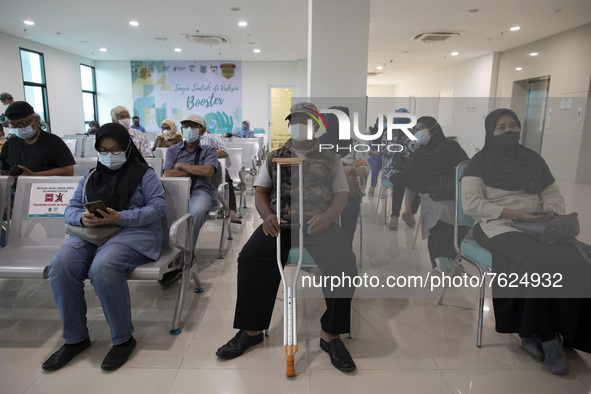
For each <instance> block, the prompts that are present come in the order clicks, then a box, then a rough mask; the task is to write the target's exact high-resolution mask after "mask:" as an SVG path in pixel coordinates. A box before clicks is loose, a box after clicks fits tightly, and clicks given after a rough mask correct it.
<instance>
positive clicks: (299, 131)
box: [289, 123, 312, 141]
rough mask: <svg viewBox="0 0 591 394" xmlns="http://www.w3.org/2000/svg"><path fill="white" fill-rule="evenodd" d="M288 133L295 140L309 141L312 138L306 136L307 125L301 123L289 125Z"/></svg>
mask: <svg viewBox="0 0 591 394" xmlns="http://www.w3.org/2000/svg"><path fill="white" fill-rule="evenodd" d="M289 134H291V138H293V139H294V140H296V141H309V140H311V139H312V136H310V138H308V125H305V124H301V123H297V124H292V125H289Z"/></svg>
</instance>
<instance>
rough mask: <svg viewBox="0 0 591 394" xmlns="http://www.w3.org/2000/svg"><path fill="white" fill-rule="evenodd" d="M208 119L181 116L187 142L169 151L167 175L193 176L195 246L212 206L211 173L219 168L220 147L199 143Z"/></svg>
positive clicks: (167, 152)
mask: <svg viewBox="0 0 591 394" xmlns="http://www.w3.org/2000/svg"><path fill="white" fill-rule="evenodd" d="M204 128H205V119H203V118H202V117H201V116H199V115H195V114H188V115H187V116H185V117H184V118H183V119H182V120H181V130H182V131H183V137H185V141H184V142H180V143H178V144H176V145H173V146H171V147H170V148H168V150H167V151H166V161H165V163H164V176H174V177H185V176H187V177H191V199H190V200H189V211H190V212H191V214H192V215H193V223H194V227H193V247H195V244H196V243H197V238H198V237H199V230H200V229H201V226H202V225H203V223H205V221H206V220H207V216H208V215H209V210H210V209H211V176H212V175H213V173H214V172H215V171H217V168H218V159H217V150H216V148H214V147H213V146H205V145H201V144H200V143H199V141H200V133H201V130H202V129H204Z"/></svg>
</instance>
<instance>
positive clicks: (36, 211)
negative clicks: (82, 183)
mask: <svg viewBox="0 0 591 394" xmlns="http://www.w3.org/2000/svg"><path fill="white" fill-rule="evenodd" d="M76 186H77V184H76V183H63V184H60V183H34V184H32V185H31V198H30V200H29V217H30V218H40V217H45V218H51V217H63V216H64V211H65V210H66V207H67V206H68V202H69V201H70V199H71V198H72V196H74V191H75V190H76Z"/></svg>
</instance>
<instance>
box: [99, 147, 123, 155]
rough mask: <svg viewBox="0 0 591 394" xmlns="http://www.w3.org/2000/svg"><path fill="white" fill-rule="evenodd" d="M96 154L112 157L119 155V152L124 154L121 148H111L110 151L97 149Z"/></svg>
mask: <svg viewBox="0 0 591 394" xmlns="http://www.w3.org/2000/svg"><path fill="white" fill-rule="evenodd" d="M97 152H98V153H100V154H101V155H106V154H107V153H112V154H114V155H120V154H121V152H124V151H123V149H121V148H111V149H107V148H98V150H97Z"/></svg>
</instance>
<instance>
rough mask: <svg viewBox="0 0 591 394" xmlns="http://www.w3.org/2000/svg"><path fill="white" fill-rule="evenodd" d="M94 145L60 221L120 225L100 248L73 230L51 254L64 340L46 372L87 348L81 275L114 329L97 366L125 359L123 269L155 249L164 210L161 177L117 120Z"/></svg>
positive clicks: (127, 314) (129, 337) (127, 317)
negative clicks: (92, 162) (89, 205)
mask: <svg viewBox="0 0 591 394" xmlns="http://www.w3.org/2000/svg"><path fill="white" fill-rule="evenodd" d="M95 148H96V150H97V151H98V153H99V155H98V162H97V166H96V170H94V169H93V170H90V171H89V172H87V173H86V174H85V175H84V176H83V177H82V179H81V180H80V183H79V184H78V187H77V189H76V192H75V193H74V196H73V197H72V199H71V200H70V202H69V205H68V207H67V208H66V211H65V219H66V222H67V223H68V224H70V225H74V226H84V227H98V226H119V227H122V230H121V232H119V233H118V234H117V235H115V236H114V237H112V238H111V239H109V240H108V241H107V242H105V243H104V244H103V245H102V246H100V247H99V246H96V245H94V244H92V243H90V242H88V241H85V240H83V239H80V238H78V237H75V236H70V237H69V238H68V239H67V240H66V242H65V243H64V245H63V246H62V247H61V248H60V250H59V251H58V252H57V253H56V255H55V256H54V257H53V259H52V260H51V263H50V266H49V279H50V282H51V290H52V292H53V296H54V299H55V302H56V305H57V308H58V310H59V312H60V315H61V317H62V321H63V337H64V339H65V344H64V345H63V346H62V347H61V348H60V349H59V350H58V351H57V352H55V353H54V354H53V355H52V356H51V357H49V359H47V361H45V363H43V366H42V367H43V369H44V370H48V371H54V370H57V369H59V368H61V367H63V366H64V365H66V364H67V363H68V362H69V361H70V360H71V359H72V358H73V357H75V356H76V355H78V354H79V353H81V352H82V351H83V350H85V349H87V348H88V347H89V346H90V337H89V333H88V328H87V325H86V300H85V298H84V280H85V279H86V278H90V283H91V284H92V285H93V286H94V289H95V292H96V295H97V296H98V298H99V300H100V302H101V306H102V308H103V312H104V314H105V318H106V320H107V323H108V324H109V327H110V328H111V341H112V343H113V347H112V348H111V350H110V351H109V352H108V354H107V356H106V357H105V359H104V360H103V363H102V365H101V368H102V369H103V370H107V371H112V370H115V369H117V368H119V367H121V366H122V365H123V364H124V363H125V362H126V361H127V359H128V357H129V355H130V354H131V352H132V350H133V348H134V347H135V344H136V341H135V339H134V338H133V325H132V323H131V305H130V299H129V289H128V286H127V279H126V275H127V273H128V272H130V271H132V270H133V269H134V268H136V267H137V266H139V265H141V264H144V263H146V262H148V261H149V260H156V259H158V257H159V255H160V247H161V243H162V228H161V226H160V220H161V219H162V217H163V216H164V214H165V211H166V201H165V197H164V188H163V186H162V182H160V180H159V179H158V176H157V175H156V173H155V172H154V170H153V169H152V168H150V167H149V166H148V165H147V164H146V161H145V160H144V158H143V157H142V156H141V154H140V153H139V151H138V150H137V148H136V146H135V144H133V142H132V140H131V138H130V136H129V133H128V132H127V130H126V129H125V127H123V126H121V125H120V124H117V123H108V124H106V125H103V126H102V127H100V128H99V129H98V130H97V133H96V144H95ZM87 178H88V182H85V181H86V179H87ZM85 183H86V188H85V190H83V189H84V185H85ZM88 201H92V202H99V203H95V204H94V205H93V206H94V207H97V206H100V205H101V204H100V202H102V203H103V204H104V208H106V209H101V208H97V212H98V213H99V214H100V216H102V217H99V216H98V215H95V214H92V213H91V212H89V211H88V210H87V209H85V208H84V204H85V203H86V202H88Z"/></svg>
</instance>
